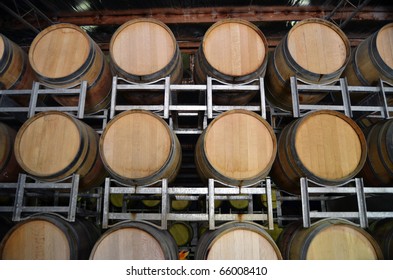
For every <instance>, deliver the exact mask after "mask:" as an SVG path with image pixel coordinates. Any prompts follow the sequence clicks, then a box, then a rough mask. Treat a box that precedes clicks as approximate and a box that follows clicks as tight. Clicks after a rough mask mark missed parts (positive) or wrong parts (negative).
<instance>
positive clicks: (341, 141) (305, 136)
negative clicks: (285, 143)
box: [295, 114, 362, 180]
mask: <svg viewBox="0 0 393 280" xmlns="http://www.w3.org/2000/svg"><path fill="white" fill-rule="evenodd" d="M295 149H296V152H297V154H298V157H299V159H300V161H301V163H302V164H303V165H304V166H305V167H306V168H307V169H308V170H309V171H310V172H311V173H313V174H314V175H316V176H318V177H320V178H323V179H328V180H334V179H340V178H344V177H346V176H348V175H349V174H351V173H352V172H354V170H356V169H357V168H358V166H359V164H360V161H361V158H362V150H361V141H360V139H359V136H358V134H357V132H356V131H355V129H354V128H353V127H352V126H351V125H350V124H349V123H347V122H346V121H345V120H344V119H342V118H340V117H338V116H335V115H331V114H315V115H314V116H312V117H310V118H307V119H305V120H304V121H303V122H302V123H301V124H300V125H299V126H298V128H297V132H296V136H295Z"/></svg>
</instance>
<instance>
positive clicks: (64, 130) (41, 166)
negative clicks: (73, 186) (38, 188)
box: [14, 111, 106, 190]
mask: <svg viewBox="0 0 393 280" xmlns="http://www.w3.org/2000/svg"><path fill="white" fill-rule="evenodd" d="M98 140H99V136H98V134H97V133H96V132H95V131H94V130H93V129H92V128H91V127H90V126H88V125H87V124H85V123H83V122H82V121H80V120H77V119H76V118H74V117H72V116H70V115H68V114H66V113H63V112H58V111H48V112H42V113H39V114H37V115H35V116H34V117H32V118H30V119H29V120H27V121H26V122H25V123H24V124H23V126H22V127H21V128H20V129H19V131H18V134H17V135H16V139H15V147H14V150H15V157H16V159H17V161H18V163H19V165H20V166H21V167H22V168H23V169H24V170H25V171H26V172H27V173H29V174H31V175H32V176H34V177H36V178H38V179H40V180H43V181H57V180H62V179H65V178H66V177H68V176H70V175H72V174H74V173H77V174H79V175H80V181H79V189H80V190H87V189H89V188H91V187H96V186H98V185H100V184H101V183H102V182H103V181H104V179H105V176H106V172H105V168H104V166H103V164H102V161H101V159H100V155H99V150H98Z"/></svg>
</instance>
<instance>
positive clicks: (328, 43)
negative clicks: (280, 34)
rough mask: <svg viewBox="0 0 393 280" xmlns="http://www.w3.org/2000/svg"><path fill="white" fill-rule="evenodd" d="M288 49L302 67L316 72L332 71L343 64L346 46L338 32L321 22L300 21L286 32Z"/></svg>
mask: <svg viewBox="0 0 393 280" xmlns="http://www.w3.org/2000/svg"><path fill="white" fill-rule="evenodd" d="M287 44H288V49H289V52H290V54H291V55H292V57H293V58H294V60H295V61H296V62H297V63H298V64H299V65H300V66H301V67H302V68H304V69H306V70H308V71H310V72H313V73H317V74H329V73H333V72H335V71H337V70H339V69H340V68H342V67H343V66H344V65H345V62H346V60H347V57H348V54H347V47H346V43H345V41H344V40H343V38H342V37H341V36H340V35H339V34H338V32H337V31H336V30H334V29H332V27H331V26H328V25H326V24H324V23H322V22H312V21H308V22H300V24H298V25H295V26H294V27H293V28H292V29H291V31H290V32H289V34H288V39H287Z"/></svg>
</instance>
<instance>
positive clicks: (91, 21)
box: [53, 6, 393, 25]
mask: <svg viewBox="0 0 393 280" xmlns="http://www.w3.org/2000/svg"><path fill="white" fill-rule="evenodd" d="M333 9H334V7H330V8H328V7H317V6H304V7H293V6H240V7H203V8H186V9H184V8H155V9H133V10H119V11H118V10H103V11H99V13H95V12H82V13H70V14H60V15H58V16H57V17H53V19H54V21H56V22H68V23H73V24H76V25H120V24H123V23H124V22H126V21H128V20H131V19H136V18H140V17H152V18H155V19H158V20H160V21H162V22H164V23H166V24H175V23H177V24H186V23H188V24H193V23H213V22H216V21H218V20H222V19H226V18H240V19H244V20H248V21H251V22H272V21H296V20H303V19H305V18H311V17H314V18H323V17H325V16H327V15H328V14H330V13H331V11H332V10H333ZM352 12H353V9H350V8H348V9H340V10H339V11H337V12H335V14H334V16H333V17H332V19H333V20H336V21H337V20H345V19H347V18H348V17H349V16H351V14H352ZM352 20H354V21H355V20H377V21H378V20H383V21H392V20H393V9H387V8H386V7H364V8H363V9H362V10H361V11H359V12H358V13H357V14H356V15H354V16H353V18H352Z"/></svg>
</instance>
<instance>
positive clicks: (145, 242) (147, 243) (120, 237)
mask: <svg viewBox="0 0 393 280" xmlns="http://www.w3.org/2000/svg"><path fill="white" fill-rule="evenodd" d="M90 258H91V259H94V260H163V259H165V257H164V252H163V250H162V248H161V244H160V243H158V241H157V240H156V239H155V238H154V237H153V236H152V235H151V234H149V233H148V232H146V231H143V230H141V229H138V228H122V229H118V230H116V231H114V232H111V233H110V234H108V235H106V236H105V238H102V239H100V240H99V241H98V244H96V247H95V249H94V251H93V252H92V256H91V257H90Z"/></svg>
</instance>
